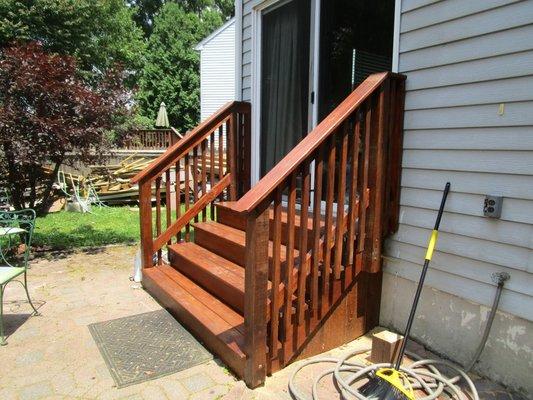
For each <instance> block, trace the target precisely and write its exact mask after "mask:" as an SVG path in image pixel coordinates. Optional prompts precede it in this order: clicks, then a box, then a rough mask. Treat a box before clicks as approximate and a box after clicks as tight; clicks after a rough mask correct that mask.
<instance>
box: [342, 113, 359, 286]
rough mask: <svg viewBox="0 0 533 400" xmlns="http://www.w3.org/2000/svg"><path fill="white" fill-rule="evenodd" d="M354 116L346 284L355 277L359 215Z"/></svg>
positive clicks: (356, 124)
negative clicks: (349, 270) (348, 269)
mask: <svg viewBox="0 0 533 400" xmlns="http://www.w3.org/2000/svg"><path fill="white" fill-rule="evenodd" d="M355 114H356V121H355V129H354V136H353V139H352V140H351V144H352V145H351V146H350V157H349V159H350V194H349V196H350V197H349V218H348V240H347V255H348V256H347V264H348V265H350V266H351V268H352V271H351V272H352V273H351V275H349V276H348V277H345V278H347V282H346V284H349V283H350V282H351V280H352V278H353V277H355V274H356V272H358V271H356V270H355V229H356V224H357V216H358V215H359V206H360V202H359V199H358V198H357V196H358V194H357V187H358V182H359V180H358V177H359V146H360V140H361V122H360V120H359V116H358V112H355Z"/></svg>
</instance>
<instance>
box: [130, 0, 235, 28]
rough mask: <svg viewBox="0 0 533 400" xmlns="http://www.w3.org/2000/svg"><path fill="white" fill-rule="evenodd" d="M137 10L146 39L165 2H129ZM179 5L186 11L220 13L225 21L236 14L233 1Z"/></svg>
mask: <svg viewBox="0 0 533 400" xmlns="http://www.w3.org/2000/svg"><path fill="white" fill-rule="evenodd" d="M128 4H130V5H131V6H134V7H135V9H136V12H135V16H134V19H135V21H136V22H137V24H138V25H139V26H140V27H142V29H143V31H144V33H145V35H146V37H149V36H150V35H151V34H152V30H153V27H154V19H155V17H156V15H157V14H158V13H159V10H160V9H161V7H162V6H163V4H165V0H128ZM179 4H180V5H181V6H182V7H183V9H184V10H185V11H188V12H196V13H202V12H203V11H204V10H205V9H206V8H210V9H212V10H216V11H218V12H219V13H220V14H222V18H223V19H228V18H231V17H232V16H233V15H234V13H235V5H234V1H233V0H181V1H179Z"/></svg>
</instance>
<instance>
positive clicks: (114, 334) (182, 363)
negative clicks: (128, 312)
mask: <svg viewBox="0 0 533 400" xmlns="http://www.w3.org/2000/svg"><path fill="white" fill-rule="evenodd" d="M89 330H90V332H91V334H92V336H93V338H94V341H95V342H96V344H97V346H98V348H99V349H100V353H101V354H102V357H103V358H104V360H105V362H106V364H107V367H108V368H109V372H110V373H111V376H112V377H113V379H114V380H115V383H116V384H117V387H119V388H122V387H125V386H130V385H134V384H137V383H141V382H144V381H148V380H151V379H156V378H160V377H162V376H165V375H170V374H173V373H176V372H179V371H182V370H184V369H187V368H191V367H194V366H195V365H198V364H202V363H204V362H206V361H209V360H211V359H212V358H213V356H212V355H211V354H210V353H209V352H208V351H207V350H206V349H205V348H204V347H203V346H202V345H201V344H200V343H199V342H198V341H197V340H196V339H195V338H194V337H193V336H192V335H191V334H190V333H189V332H187V330H186V329H185V328H184V327H183V326H181V325H180V323H179V322H178V321H176V320H175V319H174V318H173V317H172V315H170V314H169V313H168V312H167V311H166V310H158V311H152V312H147V313H143V314H138V315H132V316H130V317H125V318H119V319H114V320H111V321H105V322H98V323H95V324H91V325H89Z"/></svg>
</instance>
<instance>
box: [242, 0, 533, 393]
mask: <svg viewBox="0 0 533 400" xmlns="http://www.w3.org/2000/svg"><path fill="white" fill-rule="evenodd" d="M397 1H398V9H400V10H401V16H400V18H399V22H400V23H399V35H398V38H397V39H398V49H399V53H398V54H396V55H395V59H396V60H397V62H398V71H399V72H401V73H404V74H406V75H407V81H406V89H407V93H406V102H405V108H406V110H405V126H404V127H405V134H404V135H405V136H404V154H403V172H402V191H401V212H400V227H399V230H398V232H397V233H396V234H395V235H393V236H392V237H391V238H390V239H389V240H387V242H386V244H385V252H386V258H385V261H384V265H385V266H384V279H383V292H382V293H383V294H382V303H381V304H382V305H381V310H382V311H381V323H382V324H383V325H385V326H389V327H391V328H395V329H398V330H403V329H404V326H405V321H406V320H407V314H408V309H409V307H410V306H411V301H412V295H411V293H414V290H415V285H416V281H417V280H418V277H419V273H420V270H421V266H422V264H423V260H424V254H425V246H426V244H427V240H428V237H429V234H430V232H431V229H432V226H433V223H434V218H435V215H436V211H437V208H438V205H439V203H440V197H441V193H442V192H441V191H442V189H443V187H444V184H445V183H446V182H447V181H450V182H451V185H452V187H451V189H452V193H451V194H450V196H449V199H448V203H447V205H446V213H445V215H444V217H443V221H442V225H441V234H440V236H439V242H438V245H437V251H436V252H435V255H434V258H433V261H432V265H431V269H430V272H429V274H428V277H427V281H426V283H427V284H426V289H425V291H424V295H423V297H422V300H421V304H420V312H419V314H418V317H417V320H416V322H415V324H414V328H413V329H414V330H413V335H414V337H415V338H417V339H418V340H419V341H421V342H422V343H424V344H426V345H428V346H429V347H430V348H432V349H433V350H435V351H437V352H439V353H442V354H444V355H446V356H448V357H450V358H451V359H453V360H455V361H458V362H461V363H467V362H468V361H470V357H471V356H472V355H473V353H474V352H475V350H476V348H477V345H478V342H479V340H480V338H481V335H482V333H483V329H484V327H485V323H486V319H487V316H488V313H489V309H490V306H491V304H492V301H493V297H494V294H495V291H496V286H495V285H494V283H493V282H492V279H491V274H492V273H494V272H507V273H509V274H510V276H511V279H510V280H509V281H507V282H506V285H505V289H504V291H503V294H502V298H501V302H500V307H499V310H500V311H499V312H498V314H497V317H496V320H495V323H494V327H493V330H492V332H491V335H490V337H489V341H488V343H487V347H486V348H485V350H484V352H483V354H482V356H481V359H480V362H479V363H478V364H477V366H476V368H475V370H477V371H478V372H480V373H482V374H484V375H487V376H489V377H491V378H493V379H497V380H499V381H501V382H503V383H504V384H507V385H509V386H511V387H512V388H514V389H518V390H522V391H529V393H533V381H532V380H531V378H530V375H531V371H532V370H533V67H532V66H533V1H531V0H526V1H516V0H514V1H511V0H469V1H464V0H442V1H436V0H401V1H400V0H397ZM256 3H257V1H256V0H239V1H237V3H236V4H237V7H240V9H239V10H238V12H237V15H240V16H241V19H240V31H241V38H242V41H241V43H242V45H241V50H242V51H241V52H240V64H241V65H240V69H241V72H240V74H238V75H239V76H237V79H239V81H240V86H241V90H240V94H241V96H242V100H245V101H250V100H251V97H252V96H251V82H252V79H251V74H252V65H251V62H252V4H256ZM502 104H503V105H502ZM486 194H492V195H499V196H503V197H504V200H503V210H502V215H501V218H499V219H489V218H486V217H484V216H483V201H484V198H485V195H486Z"/></svg>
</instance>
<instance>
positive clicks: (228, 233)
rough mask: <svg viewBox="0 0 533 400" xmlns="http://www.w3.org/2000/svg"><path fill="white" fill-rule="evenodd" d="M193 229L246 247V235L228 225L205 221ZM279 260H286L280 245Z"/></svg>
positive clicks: (269, 243)
mask: <svg viewBox="0 0 533 400" xmlns="http://www.w3.org/2000/svg"><path fill="white" fill-rule="evenodd" d="M194 227H195V229H200V230H204V231H207V232H210V233H212V234H214V235H216V236H218V237H220V238H223V239H224V240H227V241H230V242H233V243H235V244H237V245H239V246H241V247H246V233H245V232H244V231H242V230H240V229H236V228H233V227H231V226H228V225H224V224H221V223H219V222H215V221H206V222H196V223H195V224H194ZM272 254H273V244H272V241H269V242H268V256H269V257H270V258H272ZM298 254H299V251H298V250H297V249H294V252H293V256H294V258H297V257H298ZM280 260H281V262H285V261H286V260H287V247H286V246H285V245H283V244H282V245H281V249H280Z"/></svg>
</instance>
